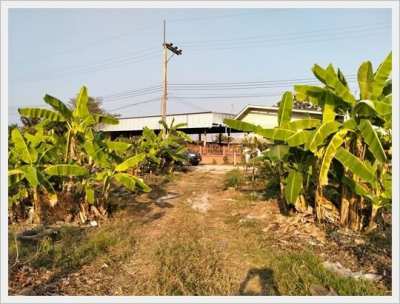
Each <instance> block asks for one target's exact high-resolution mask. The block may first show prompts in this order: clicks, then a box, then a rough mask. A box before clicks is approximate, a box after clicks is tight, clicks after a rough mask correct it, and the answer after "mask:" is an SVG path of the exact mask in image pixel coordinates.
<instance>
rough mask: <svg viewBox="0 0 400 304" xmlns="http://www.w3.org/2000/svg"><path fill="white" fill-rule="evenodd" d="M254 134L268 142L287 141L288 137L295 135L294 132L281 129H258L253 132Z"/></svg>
mask: <svg viewBox="0 0 400 304" xmlns="http://www.w3.org/2000/svg"><path fill="white" fill-rule="evenodd" d="M255 133H256V134H258V135H261V136H263V137H265V138H267V139H270V140H282V141H287V140H288V138H289V137H290V136H292V135H293V134H295V133H296V132H295V131H292V130H289V129H283V128H273V129H264V128H261V127H258V128H257V129H256V131H255Z"/></svg>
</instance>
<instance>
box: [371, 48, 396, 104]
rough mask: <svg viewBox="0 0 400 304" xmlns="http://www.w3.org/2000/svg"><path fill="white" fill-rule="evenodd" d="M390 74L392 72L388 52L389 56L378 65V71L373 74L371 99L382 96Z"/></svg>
mask: <svg viewBox="0 0 400 304" xmlns="http://www.w3.org/2000/svg"><path fill="white" fill-rule="evenodd" d="M391 72H392V52H390V53H389V55H388V56H387V57H386V58H385V60H384V61H383V62H382V63H381V64H380V65H379V67H378V69H377V70H376V72H375V74H374V84H373V87H372V96H373V99H375V98H377V97H379V96H380V95H381V94H382V91H383V88H384V86H385V84H386V81H387V80H388V77H389V75H390V74H391Z"/></svg>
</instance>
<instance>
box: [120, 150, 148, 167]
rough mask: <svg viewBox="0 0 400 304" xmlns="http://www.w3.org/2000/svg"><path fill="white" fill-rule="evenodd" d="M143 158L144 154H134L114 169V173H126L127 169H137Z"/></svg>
mask: <svg viewBox="0 0 400 304" xmlns="http://www.w3.org/2000/svg"><path fill="white" fill-rule="evenodd" d="M145 158H146V155H145V154H144V153H140V154H136V155H135V156H132V157H130V158H128V159H127V160H125V161H124V162H122V163H120V164H119V165H117V166H116V167H115V171H117V172H121V171H126V170H128V169H129V168H134V167H137V166H138V165H139V164H140V163H141V162H142V161H143V160H144V159H145Z"/></svg>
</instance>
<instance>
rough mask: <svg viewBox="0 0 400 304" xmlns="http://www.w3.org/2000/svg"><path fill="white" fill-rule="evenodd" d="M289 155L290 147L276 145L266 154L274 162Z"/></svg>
mask: <svg viewBox="0 0 400 304" xmlns="http://www.w3.org/2000/svg"><path fill="white" fill-rule="evenodd" d="M288 153H289V146H287V145H274V146H272V147H270V148H269V149H268V150H267V151H266V152H265V153H264V154H265V155H266V156H267V157H268V158H269V159H270V160H272V161H280V160H283V159H284V158H285V157H286V156H287V155H288Z"/></svg>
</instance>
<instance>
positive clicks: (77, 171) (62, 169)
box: [43, 164, 89, 176]
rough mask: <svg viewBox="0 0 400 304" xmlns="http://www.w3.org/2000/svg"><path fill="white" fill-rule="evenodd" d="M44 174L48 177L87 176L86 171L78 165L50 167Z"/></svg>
mask: <svg viewBox="0 0 400 304" xmlns="http://www.w3.org/2000/svg"><path fill="white" fill-rule="evenodd" d="M43 171H44V173H46V174H47V175H50V176H83V175H87V174H89V172H88V170H87V169H86V168H84V167H81V166H78V165H67V164H62V165H50V166H48V167H47V168H45V169H44V170H43Z"/></svg>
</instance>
